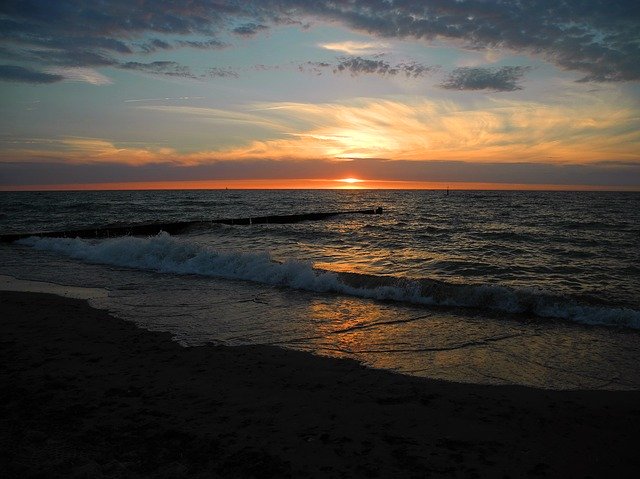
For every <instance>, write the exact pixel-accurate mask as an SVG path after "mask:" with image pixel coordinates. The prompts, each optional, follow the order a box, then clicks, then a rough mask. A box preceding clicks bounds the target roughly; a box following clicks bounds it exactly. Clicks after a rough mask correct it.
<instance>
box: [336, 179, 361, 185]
mask: <svg viewBox="0 0 640 479" xmlns="http://www.w3.org/2000/svg"><path fill="white" fill-rule="evenodd" d="M336 181H341V182H342V183H350V184H353V183H362V182H363V181H364V180H359V179H358V178H341V179H339V180H336Z"/></svg>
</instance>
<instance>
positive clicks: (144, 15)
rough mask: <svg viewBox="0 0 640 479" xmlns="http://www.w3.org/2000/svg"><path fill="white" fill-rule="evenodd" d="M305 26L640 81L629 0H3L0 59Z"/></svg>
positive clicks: (68, 58)
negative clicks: (330, 26)
mask: <svg viewBox="0 0 640 479" xmlns="http://www.w3.org/2000/svg"><path fill="white" fill-rule="evenodd" d="M310 20H311V21H314V22H329V23H334V24H335V23H339V24H342V25H344V26H346V27H348V28H351V29H353V30H354V31H357V32H362V33H365V34H368V35H371V36H373V37H377V38H376V39H375V40H374V41H386V40H388V39H391V38H397V39H407V38H411V39H416V40H421V41H425V42H433V41H438V42H439V43H443V42H453V44H454V45H457V46H459V47H461V48H468V49H476V50H480V51H485V50H487V49H489V50H498V49H500V50H509V51H513V52H522V53H527V54H531V55H535V56H538V57H541V58H543V59H546V60H547V61H550V62H552V63H554V64H555V65H557V66H559V67H561V68H564V69H567V70H572V71H576V72H580V73H581V74H582V78H581V80H582V81H597V82H602V81H638V80H640V62H638V61H637V59H638V58H640V42H638V33H637V32H638V24H639V23H640V9H639V8H638V5H637V0H608V1H604V0H595V1H591V2H578V1H575V2H574V1H551V0H530V1H526V2H524V1H523V2H507V1H478V0H460V1H455V2H453V1H445V0H430V1H426V0H402V1H400V0H394V1H392V0H375V1H373V0H350V1H348V2H347V1H335V0H246V1H243V2H238V1H230V0H228V1H215V2H211V1H207V0H193V1H190V2H175V1H171V0H158V1H156V2H142V3H140V4H139V5H137V6H136V8H131V2H130V0H109V1H105V2H86V1H84V0H57V1H52V2H34V1H30V2H24V1H19V0H5V1H3V2H2V3H0V40H2V41H3V43H4V44H5V46H4V50H3V51H4V53H6V55H5V58H12V59H16V58H17V59H20V60H23V61H38V62H40V63H42V64H45V65H49V66H52V65H56V66H75V67H95V66H100V65H114V64H117V63H121V62H123V59H122V58H121V56H122V55H129V54H131V53H132V52H134V51H135V50H136V48H138V46H137V45H138V44H139V42H140V39H143V38H145V37H148V36H150V35H153V36H154V37H155V38H158V39H159V40H160V41H162V42H165V43H168V41H167V38H175V37H180V36H183V37H186V36H189V37H190V38H193V37H194V36H196V37H197V36H200V37H207V38H210V37H212V36H214V35H219V34H224V33H225V32H228V31H229V30H231V31H232V32H233V31H235V33H236V34H239V35H245V36H252V35H254V34H256V33H257V32H259V31H261V30H264V29H265V28H268V27H269V25H271V24H275V25H282V24H288V25H293V24H299V25H305V24H307V23H308V21H310ZM234 25H235V27H234ZM237 25H239V26H237ZM162 37H164V38H162ZM183 41H184V42H189V41H197V40H183ZM183 46H188V43H187V44H185V45H183ZM211 46H212V47H214V44H212V45H211ZM195 47H196V48H198V47H197V46H195ZM343 47H344V45H343ZM345 52H346V51H345ZM7 55H8V56H7Z"/></svg>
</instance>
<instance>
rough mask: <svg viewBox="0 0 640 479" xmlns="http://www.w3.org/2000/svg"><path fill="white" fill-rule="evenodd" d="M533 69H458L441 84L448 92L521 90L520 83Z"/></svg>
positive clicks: (522, 67) (519, 67)
mask: <svg viewBox="0 0 640 479" xmlns="http://www.w3.org/2000/svg"><path fill="white" fill-rule="evenodd" d="M529 70H531V67H526V66H513V67H500V68H478V67H463V68H456V69H455V70H453V71H452V72H451V73H450V74H449V76H448V77H447V78H446V79H445V80H444V82H442V83H441V84H440V86H441V87H442V88H446V89H448V90H491V91H514V90H521V89H522V87H521V86H520V85H519V84H518V82H519V81H520V80H521V79H522V77H523V76H524V74H525V73H526V72H528V71H529Z"/></svg>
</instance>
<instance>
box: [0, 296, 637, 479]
mask: <svg viewBox="0 0 640 479" xmlns="http://www.w3.org/2000/svg"><path fill="white" fill-rule="evenodd" d="M0 311H1V312H2V314H1V315H0V317H1V319H0V332H1V339H0V341H2V347H1V348H0V358H1V361H0V377H1V381H0V404H1V415H0V422H1V426H0V445H1V446H0V447H1V448H2V451H4V452H3V454H0V457H1V458H0V468H1V469H0V470H3V471H5V474H4V477H122V478H125V477H126V478H129V477H167V478H168V477H203V478H205V477H206V478H212V477H213V478H216V477H231V478H243V477H247V478H249V477H255V478H263V477H264V478H271V477H278V478H280V477H301V478H303V477H305V478H306V477H505V476H508V477H635V473H636V472H637V471H638V470H640V455H638V446H639V445H640V436H639V433H640V391H632V392H613V391H563V392H561V391H547V390H536V389H531V388H525V387H512V386H501V387H496V386H476V385H466V384H453V383H446V382H441V381H433V380H425V379H421V378H412V377H406V376H401V375H397V374H393V373H390V372H384V371H377V370H371V369H367V368H364V367H362V366H361V365H359V364H357V363H355V362H353V361H346V360H338V359H329V358H320V357H316V356H312V355H309V354H306V353H301V352H296V351H288V350H282V349H278V348H273V347H264V346H250V347H234V348H230V347H222V346H213V345H207V346H201V347H193V348H182V347H180V346H179V345H178V344H176V343H175V342H172V341H171V339H170V335H168V334H166V333H157V332H149V331H146V330H142V329H139V328H137V327H136V326H135V325H134V324H133V323H129V322H125V321H122V320H119V319H117V318H114V317H112V316H110V315H108V314H107V313H106V312H104V311H99V310H96V309H93V308H91V307H90V306H89V305H88V304H87V303H86V302H85V301H81V300H76V299H69V298H61V297H57V296H53V295H47V294H40V293H24V292H0Z"/></svg>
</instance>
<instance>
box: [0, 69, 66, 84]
mask: <svg viewBox="0 0 640 479" xmlns="http://www.w3.org/2000/svg"><path fill="white" fill-rule="evenodd" d="M61 80H64V77H63V76H61V75H54V74H51V73H44V72H39V71H36V70H31V69H29V68H23V67H19V66H16V65H0V81H10V82H20V83H55V82H59V81H61Z"/></svg>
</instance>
